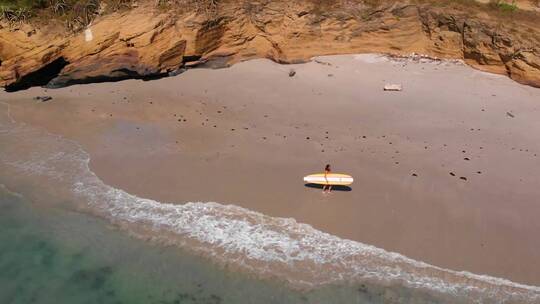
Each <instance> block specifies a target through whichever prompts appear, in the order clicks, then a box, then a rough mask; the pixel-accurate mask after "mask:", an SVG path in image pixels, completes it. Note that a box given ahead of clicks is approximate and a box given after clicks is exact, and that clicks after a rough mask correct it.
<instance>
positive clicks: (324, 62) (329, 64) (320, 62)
mask: <svg viewBox="0 0 540 304" xmlns="http://www.w3.org/2000/svg"><path fill="white" fill-rule="evenodd" d="M315 62H316V63H318V64H322V65H328V66H331V65H332V64H331V63H330V62H326V61H322V60H318V59H315Z"/></svg>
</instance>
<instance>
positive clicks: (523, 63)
mask: <svg viewBox="0 0 540 304" xmlns="http://www.w3.org/2000/svg"><path fill="white" fill-rule="evenodd" d="M441 2H445V1H441ZM451 2H452V1H446V2H445V3H446V4H444V5H443V4H434V3H433V2H430V1H360V0H349V1H345V0H343V1H322V0H320V1H316V0H295V1H287V0H274V1H269V0H262V1H255V0H253V1H252V0H244V1H232V0H230V1H221V2H219V3H218V4H217V6H216V7H215V8H213V9H212V10H210V11H209V10H201V9H197V8H193V9H187V10H178V9H163V8H157V7H156V6H155V3H154V2H148V3H139V4H138V6H137V7H135V8H131V9H129V10H124V11H122V12H114V13H110V14H106V15H101V16H97V17H96V18H95V19H94V20H93V21H92V23H91V24H90V25H89V26H88V27H87V28H85V29H82V30H80V31H78V32H70V31H68V30H67V29H66V28H65V27H63V26H61V25H59V24H58V23H56V22H48V23H45V24H44V23H43V22H42V23H41V25H40V24H38V23H32V22H31V23H29V24H7V23H2V24H1V25H0V86H3V87H5V88H6V90H17V89H24V88H27V87H30V86H35V85H47V86H49V87H59V86H65V85H69V84H76V83H88V82H99V81H111V80H119V79H126V78H152V77H160V76H165V75H170V74H175V73H178V72H181V71H182V70H183V69H184V68H186V67H192V66H196V65H201V64H206V65H211V66H212V65H213V66H223V65H228V64H232V63H234V62H238V61H241V60H246V59H251V58H260V57H264V58H270V59H272V60H275V61H277V62H282V63H292V62H303V61H307V60H309V59H310V58H311V57H312V56H316V55H326V54H346V53H364V52H381V53H392V54H398V55H406V54H410V53H413V52H415V53H421V54H426V55H429V56H432V57H439V58H455V59H463V60H465V62H467V63H468V64H470V65H472V66H474V67H476V68H478V69H481V70H485V71H489V72H494V73H499V74H506V75H508V76H509V77H511V78H512V79H514V80H516V81H518V82H521V83H524V84H528V85H533V86H537V87H540V26H539V25H540V14H539V13H537V12H518V13H512V15H511V16H509V15H508V14H502V13H500V12H494V11H492V10H489V9H488V8H487V7H486V8H485V9H483V8H482V6H481V5H477V6H474V8H472V7H470V6H469V7H468V6H465V5H464V4H462V3H463V1H457V2H459V3H460V4H452V3H451ZM216 3H217V2H216Z"/></svg>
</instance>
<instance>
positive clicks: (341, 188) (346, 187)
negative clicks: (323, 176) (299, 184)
mask: <svg viewBox="0 0 540 304" xmlns="http://www.w3.org/2000/svg"><path fill="white" fill-rule="evenodd" d="M304 186H306V187H308V188H315V189H322V188H323V185H318V184H305V185H304ZM332 191H345V192H348V191H352V188H351V187H349V186H337V185H334V186H332Z"/></svg>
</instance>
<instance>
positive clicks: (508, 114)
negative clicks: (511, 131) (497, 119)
mask: <svg viewBox="0 0 540 304" xmlns="http://www.w3.org/2000/svg"><path fill="white" fill-rule="evenodd" d="M506 116H508V117H512V118H514V117H515V116H514V114H512V113H510V112H506Z"/></svg>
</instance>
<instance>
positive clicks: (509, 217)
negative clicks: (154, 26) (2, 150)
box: [0, 55, 540, 285]
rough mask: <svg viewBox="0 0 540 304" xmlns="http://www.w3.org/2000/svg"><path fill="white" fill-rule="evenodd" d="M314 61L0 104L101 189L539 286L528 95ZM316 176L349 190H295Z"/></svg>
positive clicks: (489, 78) (533, 120) (420, 72)
mask: <svg viewBox="0 0 540 304" xmlns="http://www.w3.org/2000/svg"><path fill="white" fill-rule="evenodd" d="M317 61H318V62H311V63H308V64H303V65H293V66H286V65H278V64H275V63H273V62H270V61H267V60H254V61H249V62H244V63H240V64H237V65H235V66H233V67H231V68H229V69H222V70H202V69H199V70H189V71H188V72H186V73H184V74H182V75H180V76H177V77H171V78H165V79H161V80H156V81H151V82H142V81H138V80H130V81H123V82H119V83H103V84H92V85H82V86H72V87H68V88H63V89H57V90H45V89H40V88H33V89H30V90H27V91H23V92H18V93H10V94H7V93H0V99H1V100H2V101H8V102H9V103H10V104H11V105H12V107H11V111H12V114H13V116H14V117H15V118H16V119H17V120H21V121H24V122H27V123H29V124H31V125H35V126H40V127H44V128H46V129H47V130H49V131H50V132H53V133H57V134H61V135H63V136H66V137H68V138H71V139H73V140H76V141H77V142H80V143H81V144H82V145H83V147H84V148H85V150H86V151H88V152H89V153H90V155H91V157H92V162H91V166H92V170H93V171H94V172H96V174H97V175H98V176H100V178H101V179H103V180H104V181H105V182H106V183H107V184H110V185H112V186H114V187H117V188H121V189H124V190H126V191H128V192H130V193H132V194H135V195H137V196H141V197H147V198H153V199H156V200H159V201H166V202H178V203H183V202H187V201H217V202H221V203H231V204H236V205H240V206H243V207H246V208H249V209H252V210H256V211H260V212H262V213H265V214H267V215H271V216H279V217H293V218H295V219H297V220H298V221H299V222H304V223H308V224H311V225H312V226H314V227H315V228H317V229H320V230H323V231H326V232H329V233H331V234H334V235H337V236H340V237H343V238H348V239H353V240H357V241H360V242H363V243H367V244H371V245H375V246H377V247H381V248H384V249H386V250H389V251H395V252H399V253H402V254H404V255H406V256H409V257H411V258H414V259H416V260H421V261H424V262H428V263H430V264H434V265H437V266H441V267H445V268H450V269H454V270H467V271H471V272H474V273H478V274H489V275H492V276H497V277H503V278H508V279H510V280H513V281H516V282H520V283H526V284H531V285H540V238H539V237H538V233H539V231H540V221H538V214H540V187H539V186H538V185H540V170H539V167H540V142H539V141H538V134H540V119H538V117H540V89H535V88H531V87H527V86H522V85H519V84H517V83H515V82H513V81H511V80H510V79H507V78H505V77H502V76H496V75H490V74H486V73H482V72H478V71H475V70H473V69H471V68H469V67H467V66H463V65H460V64H452V63H429V62H428V63H413V62H408V61H388V60H387V59H385V58H383V57H380V56H377V55H359V56H328V57H322V58H318V59H317ZM291 68H293V69H295V70H296V75H295V76H294V77H289V70H290V69H291ZM386 83H400V84H403V88H404V90H403V91H402V92H384V91H383V86H384V85H385V84H386ZM38 95H50V96H52V97H53V100H51V101H48V102H39V101H35V100H32V98H33V97H34V96H38ZM326 163H330V164H332V166H333V168H334V171H335V172H343V173H349V174H351V175H353V176H354V177H355V183H354V184H353V185H352V190H351V191H334V192H333V193H332V194H330V195H323V194H322V193H321V191H320V189H315V188H310V187H305V186H304V184H303V182H302V177H303V176H304V175H307V174H309V173H315V172H320V171H321V170H322V169H323V168H324V165H325V164H326ZM461 178H465V179H466V180H464V179H461Z"/></svg>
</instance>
